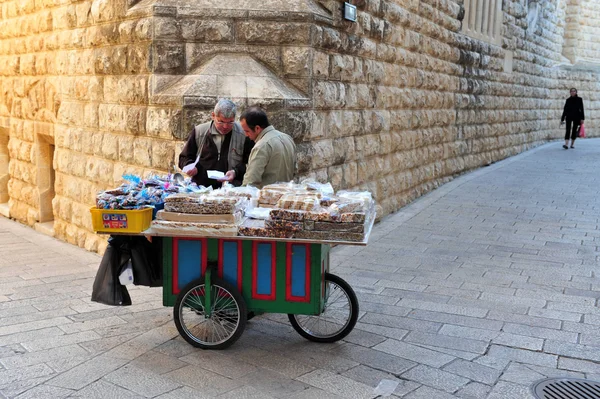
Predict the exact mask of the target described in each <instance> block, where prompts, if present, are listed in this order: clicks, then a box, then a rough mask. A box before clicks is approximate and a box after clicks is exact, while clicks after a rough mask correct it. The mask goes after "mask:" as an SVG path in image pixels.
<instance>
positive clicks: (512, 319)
mask: <svg viewBox="0 0 600 399" xmlns="http://www.w3.org/2000/svg"><path fill="white" fill-rule="evenodd" d="M487 318H488V319H492V320H499V321H506V322H509V323H516V324H525V325H530V326H533V327H542V328H554V329H557V330H560V328H561V324H562V323H561V322H560V320H555V319H546V318H541V317H534V316H528V315H521V314H512V313H507V312H500V311H496V310H491V311H490V313H489V314H488V315H487Z"/></svg>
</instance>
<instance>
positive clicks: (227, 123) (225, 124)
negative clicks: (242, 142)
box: [215, 121, 235, 126]
mask: <svg viewBox="0 0 600 399" xmlns="http://www.w3.org/2000/svg"><path fill="white" fill-rule="evenodd" d="M215 123H216V124H217V125H223V126H233V124H234V123H235V122H223V121H215Z"/></svg>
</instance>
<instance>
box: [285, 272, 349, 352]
mask: <svg viewBox="0 0 600 399" xmlns="http://www.w3.org/2000/svg"><path fill="white" fill-rule="evenodd" d="M288 318H289V319H290V323H291V324H292V327H294V329H295V330H296V331H297V332H298V334H300V335H302V336H303V337H304V338H306V339H308V340H311V341H315V342H325V343H329V342H335V341H338V340H340V339H342V338H344V337H345V336H346V335H348V334H349V333H350V331H352V329H353V328H354V326H355V325H356V320H358V299H356V294H355V293H354V290H353V289H352V287H350V285H349V284H348V283H347V282H346V281H344V280H343V279H342V278H340V277H338V276H335V275H333V274H329V273H325V298H324V305H323V312H322V313H321V314H319V315H300V314H289V315H288Z"/></svg>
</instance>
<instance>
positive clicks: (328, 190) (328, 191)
mask: <svg viewBox="0 0 600 399" xmlns="http://www.w3.org/2000/svg"><path fill="white" fill-rule="evenodd" d="M300 187H302V188H304V189H305V190H307V191H317V192H319V193H321V194H322V195H323V196H332V195H333V194H334V190H333V186H332V185H331V183H320V182H318V181H315V180H312V179H306V180H302V181H301V182H300Z"/></svg>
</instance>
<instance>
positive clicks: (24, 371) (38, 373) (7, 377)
mask: <svg viewBox="0 0 600 399" xmlns="http://www.w3.org/2000/svg"><path fill="white" fill-rule="evenodd" d="M52 374H54V371H53V370H52V369H51V368H50V367H48V366H47V365H46V364H36V365H33V366H28V367H22V368H18V369H12V370H0V386H6V385H9V384H14V383H15V382H19V381H23V380H29V379H33V378H38V377H45V376H50V375H52Z"/></svg>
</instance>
